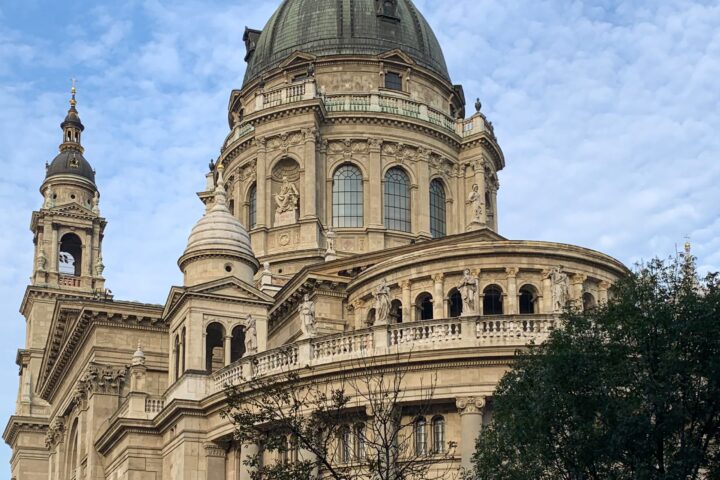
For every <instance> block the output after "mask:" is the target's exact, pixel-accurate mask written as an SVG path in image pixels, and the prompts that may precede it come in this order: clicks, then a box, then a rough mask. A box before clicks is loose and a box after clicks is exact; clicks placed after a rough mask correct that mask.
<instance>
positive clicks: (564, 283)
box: [547, 267, 570, 313]
mask: <svg viewBox="0 0 720 480" xmlns="http://www.w3.org/2000/svg"><path fill="white" fill-rule="evenodd" d="M547 278H549V279H550V283H551V292H552V311H553V313H560V312H562V311H563V309H564V308H565V306H566V305H567V303H568V300H570V281H569V278H568V276H567V273H565V272H564V271H563V270H562V267H554V268H552V269H551V270H550V273H549V274H548V275H547Z"/></svg>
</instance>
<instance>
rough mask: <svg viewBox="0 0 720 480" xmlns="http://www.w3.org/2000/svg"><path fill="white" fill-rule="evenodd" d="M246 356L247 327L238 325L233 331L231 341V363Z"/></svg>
mask: <svg viewBox="0 0 720 480" xmlns="http://www.w3.org/2000/svg"><path fill="white" fill-rule="evenodd" d="M244 354H245V327H244V326H242V325H238V326H237V327H235V328H233V330H232V340H231V341H230V361H231V362H236V361H238V360H240V359H241V358H242V356H243V355H244Z"/></svg>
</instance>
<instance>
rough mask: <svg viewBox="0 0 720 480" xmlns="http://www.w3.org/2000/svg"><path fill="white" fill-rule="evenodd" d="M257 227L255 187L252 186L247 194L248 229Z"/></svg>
mask: <svg viewBox="0 0 720 480" xmlns="http://www.w3.org/2000/svg"><path fill="white" fill-rule="evenodd" d="M255 225H257V186H256V185H255V184H253V186H252V187H250V191H249V192H248V227H249V228H255Z"/></svg>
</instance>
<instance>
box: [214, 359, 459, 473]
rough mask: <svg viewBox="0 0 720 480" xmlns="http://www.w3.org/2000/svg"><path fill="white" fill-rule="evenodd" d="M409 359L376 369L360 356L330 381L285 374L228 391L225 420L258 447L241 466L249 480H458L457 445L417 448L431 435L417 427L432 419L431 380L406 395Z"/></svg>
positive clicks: (238, 436) (256, 379) (245, 382)
mask: <svg viewBox="0 0 720 480" xmlns="http://www.w3.org/2000/svg"><path fill="white" fill-rule="evenodd" d="M287 354H288V355H292V353H291V352H290V351H288V353H287ZM410 358H411V354H408V355H402V356H401V355H400V354H395V355H391V356H390V357H389V358H386V359H385V360H383V361H382V362H380V361H377V360H376V359H374V358H371V357H367V356H364V357H361V358H358V359H356V360H355V361H353V362H351V365H346V366H344V368H343V370H342V372H343V373H341V374H339V375H333V376H332V377H330V378H324V379H318V378H316V377H314V376H313V375H312V373H313V372H310V371H284V372H282V373H281V374H276V375H272V376H267V377H262V376H259V377H253V378H247V379H243V381H242V382H240V385H236V386H228V387H227V388H226V394H227V398H228V408H227V409H226V410H225V411H224V415H225V416H226V417H227V418H229V419H230V420H231V422H232V423H233V425H234V428H235V432H234V433H235V439H236V440H238V441H239V443H241V444H254V445H261V446H262V448H261V450H260V451H258V452H257V453H255V454H253V455H250V456H248V457H246V458H245V459H244V463H245V464H246V465H248V466H250V467H252V474H251V475H252V478H253V480H259V479H263V480H290V479H292V480H305V479H307V480H310V479H316V478H331V479H335V480H411V479H431V480H432V479H440V478H443V479H448V480H451V479H452V478H454V477H456V476H458V475H459V474H458V473H456V472H454V470H452V458H453V456H454V450H455V444H454V443H452V442H445V443H444V445H443V448H439V449H436V451H432V452H431V451H430V449H429V448H426V447H423V446H422V445H420V446H418V444H417V440H418V436H419V435H425V436H429V435H430V428H431V422H427V423H425V424H421V423H420V422H419V421H418V419H425V418H426V416H427V415H428V414H429V412H430V407H431V401H432V399H433V396H434V392H435V382H436V379H435V375H434V374H433V375H431V376H430V378H428V379H427V383H426V384H423V383H422V382H421V383H420V385H419V386H417V385H416V386H415V388H414V389H409V388H408V386H407V385H406V377H407V374H408V369H409V364H410ZM288 363H290V362H288ZM410 390H414V391H413V392H412V394H411V393H410ZM420 428H423V429H425V430H424V432H420V431H419V430H418V429H420ZM273 457H274V458H273Z"/></svg>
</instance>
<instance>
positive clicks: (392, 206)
mask: <svg viewBox="0 0 720 480" xmlns="http://www.w3.org/2000/svg"><path fill="white" fill-rule="evenodd" d="M385 228H387V229H388V230H398V231H400V232H409V231H410V230H411V222H410V178H409V177H408V176H407V173H405V171H404V170H402V169H400V168H391V169H390V170H388V172H387V173H386V174H385Z"/></svg>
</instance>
